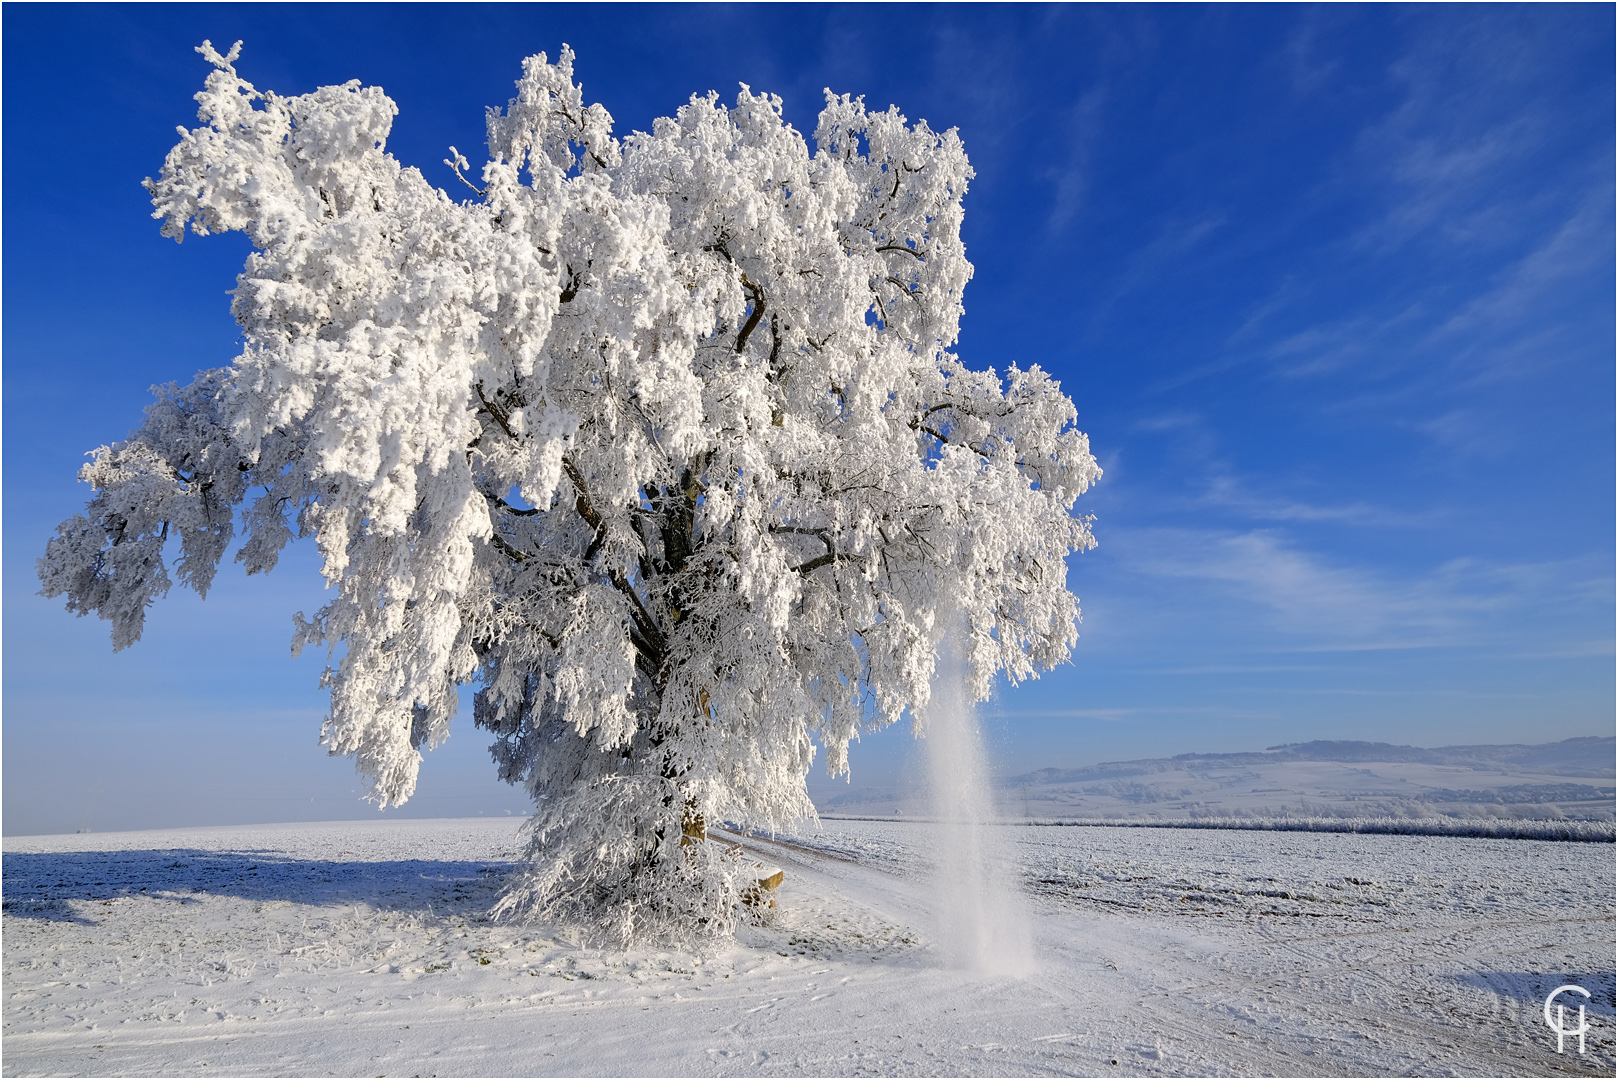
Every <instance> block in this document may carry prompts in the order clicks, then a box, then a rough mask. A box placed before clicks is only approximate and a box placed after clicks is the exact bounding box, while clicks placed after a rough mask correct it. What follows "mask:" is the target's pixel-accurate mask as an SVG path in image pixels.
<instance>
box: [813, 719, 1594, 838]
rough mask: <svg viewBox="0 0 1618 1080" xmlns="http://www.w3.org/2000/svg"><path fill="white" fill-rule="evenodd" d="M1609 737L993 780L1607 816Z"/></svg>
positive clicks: (1105, 796) (1337, 811) (1283, 752)
mask: <svg viewBox="0 0 1618 1080" xmlns="http://www.w3.org/2000/svg"><path fill="white" fill-rule="evenodd" d="M1615 762H1618V739H1615V738H1613V737H1610V736H1608V737H1589V738H1579V739H1564V740H1562V741H1561V742H1554V743H1543V744H1539V745H1525V744H1520V743H1518V744H1510V745H1473V746H1440V747H1434V748H1431V749H1428V748H1425V747H1419V746H1396V745H1394V744H1392V743H1373V742H1351V741H1328V740H1317V741H1315V742H1306V743H1289V744H1286V745H1284V746H1272V747H1270V748H1269V749H1268V750H1262V751H1252V752H1248V753H1238V754H1178V755H1176V756H1174V757H1167V758H1142V759H1139V760H1135V761H1106V762H1102V763H1100V764H1098V765H1087V766H1084V767H1082V768H1073V769H1059V768H1048V769H1037V770H1035V771H1034V772H1029V773H1023V774H1022V775H1020V776H1013V777H1010V778H1009V779H1006V780H1003V781H1001V782H1000V785H999V788H1000V796H999V802H1000V812H1001V813H1002V814H1003V815H1004V816H1006V817H1008V818H1024V819H1108V820H1132V821H1142V822H1150V821H1154V820H1170V819H1173V820H1190V819H1232V818H1244V819H1248V818H1251V819H1259V820H1275V819H1282V818H1286V819H1293V818H1299V817H1312V818H1323V819H1369V818H1393V819H1434V818H1464V819H1489V820H1518V821H1521V820H1537V821H1570V820H1571V821H1579V820H1583V821H1609V822H1610V821H1612V820H1613V817H1614V798H1615V795H1618V791H1615V787H1614V774H1615V772H1618V769H1615ZM819 806H820V809H822V810H823V811H828V812H831V813H836V814H876V815H881V816H890V815H894V814H903V815H912V814H921V815H925V814H928V813H931V812H932V808H931V806H930V805H929V802H928V799H927V797H926V793H925V792H915V791H904V792H892V791H879V790H874V789H864V790H856V791H850V792H846V793H843V794H840V795H837V796H835V797H832V798H828V799H825V800H823V801H821V802H820V803H819Z"/></svg>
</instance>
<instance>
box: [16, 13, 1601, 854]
mask: <svg viewBox="0 0 1618 1080" xmlns="http://www.w3.org/2000/svg"><path fill="white" fill-rule="evenodd" d="M0 18H3V31H4V35H3V50H4V56H3V60H4V68H3V80H4V85H3V91H4V98H3V101H4V106H3V108H4V115H3V120H4V126H3V140H4V146H3V149H4V170H5V171H4V194H3V197H4V206H3V209H4V268H3V272H4V297H3V304H4V307H3V314H4V331H5V353H4V366H3V377H4V390H5V394H4V402H3V410H4V412H3V420H4V431H3V438H4V443H3V449H4V461H3V469H4V472H3V479H4V510H5V514H4V525H3V529H4V533H3V538H4V559H3V571H4V579H3V580H4V623H3V635H4V642H3V643H4V654H3V656H4V661H3V663H4V667H3V676H4V684H3V685H4V690H3V694H4V697H3V704H4V731H3V750H4V756H3V769H4V777H3V779H4V829H5V831H6V833H8V834H15V833H25V832H37V831H71V830H73V829H76V828H94V829H97V830H102V829H115V828H137V827H148V826H157V825H181V824H210V823H228V822H238V821H286V820H299V819H317V818H338V817H350V816H360V815H368V814H374V813H375V811H374V810H372V809H369V808H368V807H367V806H366V805H365V804H362V803H360V802H358V801H357V797H358V794H359V786H358V784H357V783H356V781H355V779H354V776H353V772H352V767H351V765H350V763H349V762H348V761H347V760H346V759H328V758H327V757H326V756H325V755H324V753H323V751H321V750H320V749H319V747H318V746H317V742H316V740H317V736H318V733H319V728H320V719H321V716H322V715H323V698H322V695H321V693H320V692H319V690H318V688H317V687H316V686H315V681H316V678H317V676H318V674H319V668H320V666H321V661H320V659H319V658H317V657H314V656H313V655H309V656H305V657H304V658H302V659H300V660H297V661H293V660H290V659H289V656H288V641H289V638H290V634H291V625H292V624H291V614H292V612H294V611H297V610H304V611H312V610H313V609H315V608H317V607H319V606H320V604H321V602H322V601H321V589H320V584H319V581H318V577H317V575H316V572H315V567H314V560H313V557H312V554H311V553H310V552H308V551H303V552H300V553H299V554H298V555H296V556H295V557H293V558H291V559H289V560H286V561H284V562H283V565H282V566H281V568H280V569H278V570H277V571H276V572H275V574H274V575H273V576H270V577H259V578H253V579H250V580H249V579H246V578H244V577H242V576H241V575H240V573H239V572H237V573H232V572H230V571H228V570H227V571H225V572H222V573H221V575H220V581H219V583H218V584H217V585H216V587H215V590H214V592H213V593H211V594H210V596H209V598H208V600H207V601H206V602H205V603H201V602H198V601H197V600H196V598H195V597H194V596H193V595H191V594H189V593H182V592H180V591H179V590H176V591H175V592H174V593H172V594H171V595H170V597H169V598H168V600H167V601H165V602H164V603H162V604H160V605H159V606H158V608H157V609H155V611H154V613H153V615H152V618H151V619H150V621H149V623H148V630H147V633H146V637H145V639H144V640H143V641H142V642H141V643H140V644H138V645H136V646H135V647H133V648H131V649H129V650H126V651H125V652H123V653H120V654H117V655H114V654H113V653H112V651H111V648H110V645H109V643H108V639H107V635H106V632H105V624H101V623H98V622H97V621H95V620H93V619H92V620H75V619H73V618H72V617H70V616H69V615H67V614H66V613H64V612H63V611H62V610H61V608H60V607H59V606H58V605H57V604H55V603H50V602H46V601H44V600H42V599H40V598H39V597H37V596H36V595H34V594H35V592H36V590H37V588H38V584H37V582H36V581H35V579H34V576H33V575H34V571H33V565H34V560H35V559H36V558H37V557H38V555H39V554H40V553H41V551H42V549H43V546H44V543H45V540H46V539H47V537H48V536H49V535H50V532H51V530H52V529H53V528H54V526H55V524H56V522H58V521H60V520H61V519H63V518H64V517H66V516H68V515H69V514H71V513H73V512H75V511H76V510H77V508H78V507H79V506H80V505H81V504H82V502H83V500H84V498H85V496H86V494H87V492H86V491H84V490H81V489H80V487H79V485H78V484H77V483H76V482H75V480H74V474H75V472H76V470H77V468H78V466H79V465H80V464H81V463H82V461H83V454H84V452H85V451H87V450H90V449H92V448H94V447H95V446H97V445H99V444H101V443H104V442H109V441H113V440H116V439H118V438H121V437H122V436H123V435H124V434H125V433H126V432H127V431H128V430H129V429H130V428H131V427H133V426H134V425H135V424H136V423H137V422H138V421H139V418H140V412H141V409H142V408H143V406H144V404H145V403H146V401H147V400H149V398H148V394H147V387H149V386H150V385H152V384H154V383H161V382H167V381H169V380H176V381H179V382H185V381H187V380H189V379H190V377H191V376H192V374H193V373H194V372H195V371H196V370H197V369H199V368H202V367H207V366H214V365H217V364H219V363H222V362H224V361H227V360H228V359H230V358H231V357H232V356H234V355H235V353H236V351H237V347H238V341H239V339H238V335H237V333H236V328H235V326H234V325H233V323H232V322H231V320H230V317H229V311H228V298H227V296H226V295H225V293H226V290H228V289H229V288H231V286H232V284H233V282H234V276H235V273H236V271H237V269H238V268H239V267H240V265H241V262H242V259H243V257H244V255H245V253H246V246H245V241H244V240H242V239H241V238H240V237H236V236H232V237H216V238H207V239H196V238H193V239H192V240H190V241H188V242H187V243H186V244H184V245H183V246H176V245H174V244H173V243H172V242H170V241H165V240H163V239H162V238H160V237H159V236H158V234H157V227H156V223H154V222H152V221H150V220H149V219H148V217H147V214H148V212H149V206H148V205H147V203H146V200H145V193H144V192H143V191H142V189H141V188H140V186H139V183H140V180H141V179H142V178H143V177H145V176H148V175H151V174H153V173H155V172H156V171H157V170H158V168H159V167H160V166H161V163H162V159H163V155H164V153H165V152H166V151H167V149H168V148H169V146H170V145H172V143H173V141H174V127H175V126H176V125H178V124H191V123H194V114H195V106H194V105H193V103H192V102H191V100H190V96H191V95H192V94H193V93H195V92H196V90H197V89H199V88H200V86H201V83H202V79H203V77H204V75H205V71H206V65H205V64H204V62H203V61H202V59H201V58H200V57H198V56H197V55H196V54H195V53H193V52H192V48H193V46H195V45H196V44H198V43H199V42H200V41H201V40H202V39H203V38H210V39H212V40H213V41H214V42H215V43H216V44H218V45H220V46H221V47H223V46H226V45H228V44H229V43H230V42H232V41H234V40H236V39H238V38H240V39H244V41H245V45H244V51H243V58H242V60H241V62H240V63H239V65H238V67H239V69H240V70H241V71H242V72H243V74H244V75H245V76H246V77H247V78H249V79H250V80H252V81H254V82H256V83H257V84H258V85H259V86H260V87H261V88H268V89H274V90H277V91H280V92H283V93H302V92H306V91H308V90H311V89H313V88H314V87H316V86H319V85H324V84H329V83H336V82H342V81H345V80H347V79H350V78H358V79H360V80H362V81H363V82H366V83H369V84H376V85H380V86H382V87H384V88H385V89H386V90H387V92H388V93H389V94H390V95H391V96H392V97H393V98H394V99H395V101H397V102H398V104H399V107H400V116H399V118H398V120H397V121H396V123H395V126H394V130H393V135H392V138H391V139H390V142H389V150H390V151H391V152H392V153H394V154H395V155H396V156H398V157H399V158H400V159H401V160H403V161H404V162H406V163H407V164H414V165H417V166H419V167H421V168H422V170H423V172H424V173H425V174H426V175H427V176H428V177H429V179H431V180H433V181H434V182H436V183H438V184H440V185H443V186H445V187H446V188H448V187H450V186H451V185H453V184H454V179H453V177H452V176H451V174H450V173H449V171H448V169H446V168H445V167H444V166H442V165H441V164H439V162H441V160H442V159H443V158H444V157H445V156H446V148H447V147H448V146H449V145H450V144H454V145H457V146H459V147H461V148H462V149H463V150H465V151H466V152H467V153H468V156H469V157H472V158H473V160H474V163H476V162H477V161H479V160H481V159H480V158H479V156H478V155H477V154H475V153H473V152H472V149H471V148H474V147H481V145H482V115H483V108H484V107H485V106H487V105H499V104H504V102H505V101H506V99H507V98H508V97H509V96H510V94H511V87H512V82H513V80H514V79H515V78H516V77H517V75H518V73H519V71H520V61H521V58H522V57H523V56H525V55H527V54H530V53H535V52H540V51H546V52H549V53H550V54H551V55H552V56H554V55H555V54H556V52H557V50H558V49H559V48H560V46H561V44H562V43H563V42H568V43H570V44H571V45H572V46H573V47H574V49H575V50H576V51H577V53H578V56H579V60H578V67H577V70H578V73H579V77H580V79H581V80H582V82H583V83H584V88H585V94H586V97H587V98H589V99H592V100H597V101H601V102H602V103H603V104H605V105H606V106H607V108H608V109H609V110H610V111H611V112H612V114H613V116H614V118H615V120H616V128H617V130H618V131H619V132H620V133H623V132H627V131H629V130H632V129H636V128H646V127H648V126H649V125H650V123H651V121H652V119H653V118H654V117H656V116H659V115H665V114H668V113H671V112H673V110H674V109H676V108H677V107H678V106H679V105H680V104H681V103H682V102H684V101H685V100H686V98H687V97H688V96H689V95H690V94H692V93H701V92H706V91H708V90H710V89H714V90H718V91H719V92H720V93H721V95H723V96H726V97H730V96H733V95H734V93H735V91H736V86H737V84H738V83H742V82H745V83H747V84H749V85H750V86H752V87H753V88H754V89H756V90H768V91H771V92H774V93H778V94H780V95H782V96H783V97H784V98H785V99H786V111H787V116H788V118H789V119H790V120H791V122H792V123H793V124H794V125H795V126H796V127H798V129H799V130H802V131H812V130H813V128H814V118H815V115H816V113H817V112H818V109H819V105H820V101H821V89H822V87H830V88H832V89H833V90H836V91H838V92H840V93H841V92H847V93H853V94H863V95H864V96H865V97H866V99H867V101H868V102H870V103H871V104H873V105H877V106H885V105H887V104H889V103H890V102H891V103H894V104H897V105H898V106H899V107H900V108H901V109H902V110H903V111H904V112H905V113H906V115H908V116H909V117H911V118H912V119H916V118H925V119H926V120H927V121H928V122H929V123H930V124H932V125H933V126H934V127H936V128H945V127H951V126H953V127H958V128H959V129H960V131H961V135H962V138H963V139H964V141H965V144H966V148H967V152H968V153H969V155H970V156H971V158H972V162H973V166H974V168H975V169H976V171H977V178H976V180H975V181H974V183H973V186H972V189H971V191H970V193H969V194H968V196H967V202H966V206H967V218H966V225H965V235H966V241H967V250H968V255H969V257H970V258H971V259H972V260H973V262H974V263H975V265H976V267H977V272H976V277H975V278H974V280H973V282H972V284H971V286H970V287H969V288H968V291H967V295H966V311H967V314H966V319H965V321H964V330H963V337H962V341H961V347H960V351H961V354H962V356H963V358H965V359H966V360H967V361H968V362H969V363H971V364H972V365H974V366H978V367H984V366H990V365H993V366H996V367H1003V366H1004V365H1005V364H1007V363H1009V362H1011V361H1017V362H1019V363H1022V364H1025V365H1026V364H1027V363H1029V362H1038V363H1040V364H1041V365H1043V366H1044V367H1046V368H1047V369H1048V370H1051V371H1053V372H1055V373H1056V374H1057V375H1058V376H1059V377H1060V378H1061V379H1062V381H1063V386H1064V388H1065V389H1066V390H1067V391H1068V393H1070V394H1071V395H1072V396H1073V398H1074V400H1075V401H1076V403H1077V405H1078V409H1079V416H1080V422H1081V426H1082V427H1083V428H1084V429H1085V430H1086V431H1088V432H1089V434H1090V436H1091V441H1092V445H1093V447H1094V449H1095V451H1096V453H1097V455H1098V457H1099V458H1100V459H1101V462H1102V465H1103V467H1104V468H1105V470H1106V476H1105V478H1104V479H1103V481H1102V483H1101V485H1100V486H1099V487H1098V488H1097V489H1095V490H1094V491H1093V492H1092V493H1091V494H1090V495H1088V496H1086V498H1085V499H1084V500H1083V502H1082V503H1081V508H1082V509H1083V510H1085V511H1086V512H1089V513H1093V514H1094V515H1095V516H1096V522H1095V531H1096V535H1097V537H1098V538H1099V540H1100V542H1101V546H1100V547H1099V548H1098V549H1097V550H1095V551H1093V552H1090V553H1088V554H1085V555H1083V556H1081V557H1077V558H1075V559H1073V560H1071V564H1070V574H1069V580H1070V584H1071V585H1072V587H1073V588H1074V590H1075V591H1076V592H1077V593H1078V594H1079V596H1080V597H1081V600H1082V603H1083V607H1084V611H1085V622H1084V625H1083V626H1082V627H1081V631H1082V633H1083V637H1082V640H1081V641H1080V644H1079V647H1078V650H1077V652H1076V653H1075V656H1074V662H1073V664H1072V665H1071V666H1068V667H1064V668H1062V669H1060V670H1059V671H1056V672H1054V673H1052V674H1050V675H1048V676H1047V677H1046V678H1044V679H1043V680H1041V681H1040V682H1039V683H1037V684H1030V685H1028V686H1025V687H1023V688H1019V689H1016V690H1008V691H1005V692H1003V693H1001V694H1000V695H999V697H998V698H997V699H996V700H995V701H994V702H992V703H991V704H990V705H989V706H988V707H987V709H986V713H985V715H986V724H987V729H988V731H989V735H990V741H991V744H992V747H993V750H994V752H995V754H996V756H997V760H998V761H999V763H1000V765H1001V767H1002V768H1003V769H1006V770H1008V771H1013V772H1015V771H1022V770H1025V769H1028V768H1034V767H1040V766H1043V765H1053V764H1054V765H1078V764H1084V763H1088V762H1093V761H1097V760H1103V759H1115V758H1120V757H1137V756H1157V755H1161V754H1173V753H1181V752H1188V751H1221V750H1242V749H1254V748H1261V747H1264V746H1268V745H1273V744H1276V743H1281V742H1294V741H1303V740H1307V739H1313V738H1357V739H1372V740H1385V741H1391V742H1400V743H1414V744H1418V745H1439V744H1444V743H1459V742H1513V741H1528V742H1539V741H1549V740H1553V739H1560V738H1567V737H1571V736H1575V735H1592V734H1610V733H1611V732H1612V730H1613V724H1614V679H1613V610H1614V582H1613V563H1614V554H1613V553H1614V524H1613V523H1614V514H1615V506H1614V467H1613V446H1614V364H1613V342H1614V309H1613V297H1614V287H1615V282H1614V269H1613V268H1614V239H1613V237H1614V222H1613V204H1614V140H1613V130H1614V106H1613V91H1612V88H1613V85H1614V61H1613V56H1614V10H1613V8H1612V7H1610V6H1606V5H1583V6H1548V5H1547V6H1526V7H1516V6H1506V5H1490V6H1477V7H1474V6H1462V5H1444V6H1435V7H1394V6H1378V7H1369V8H1358V7H1338V6H1328V7H1324V8H1299V7H1281V6H1270V5H1261V6H1250V7H1236V8H1209V7H1193V6H1174V7H1133V6H1132V7H1078V8H1066V7H1002V6H972V7H926V6H893V7H884V6H875V7H873V6H868V5H859V6H803V7H798V6H788V5H765V6H759V5H748V6H744V7H725V6H720V7H683V8H664V7H655V6H637V7H633V8H615V7H608V6H587V7H570V6H537V5H536V6H520V7H498V6H497V7H473V6H462V7H438V6H434V5H414V6H406V7H387V6H360V7H344V6H323V7H318V8H304V9H291V10H289V9H284V8H278V7H275V6H259V5H253V6H243V7H215V6H206V5H197V6H181V7H158V6H134V7H76V6H66V5H62V6H55V5H18V4H8V5H6V7H5V9H4V12H3V14H0ZM484 747H485V740H484V739H483V738H482V736H481V734H480V733H478V732H477V731H475V730H474V729H472V728H471V726H470V724H469V723H467V724H463V726H462V728H461V729H460V731H459V732H458V734H457V735H456V736H454V737H452V738H451V740H450V742H449V743H448V744H447V745H446V746H445V747H444V748H442V749H441V750H439V751H436V752H434V753H433V754H431V755H429V758H428V762H427V764H426V766H425V767H424V769H423V774H422V783H421V787H420V789H419V791H420V793H419V794H418V795H417V796H416V798H415V800H413V801H412V802H411V803H410V804H408V805H407V806H406V807H404V808H403V809H402V810H400V811H390V813H400V814H405V815H428V816H438V815H446V814H475V813H505V812H508V811H509V812H511V813H514V814H521V813H522V812H523V809H524V805H525V804H524V801H523V800H522V798H521V797H520V796H519V794H518V793H517V792H516V791H514V790H511V789H507V788H505V787H504V786H503V785H500V784H498V782H496V781H495V780H494V779H493V770H492V767H491V766H490V765H489V763H488V759H487V755H486V752H485V749H484ZM910 753H911V746H910V736H909V734H908V732H907V731H903V730H899V731H890V732H887V733H884V734H881V735H878V736H874V737H871V738H869V739H867V740H866V741H865V743H863V744H862V745H860V746H858V747H856V748H855V751H854V754H853V765H854V770H855V777H854V783H855V785H857V786H867V785H874V786H879V787H880V786H884V785H888V784H892V783H895V782H896V778H897V777H900V776H902V775H903V773H904V772H905V769H906V768H907V765H906V762H907V759H908V756H909V754H910ZM814 787H815V790H820V791H825V790H830V789H829V788H827V787H826V785H825V784H824V782H822V781H818V780H817V781H815V783H814Z"/></svg>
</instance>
